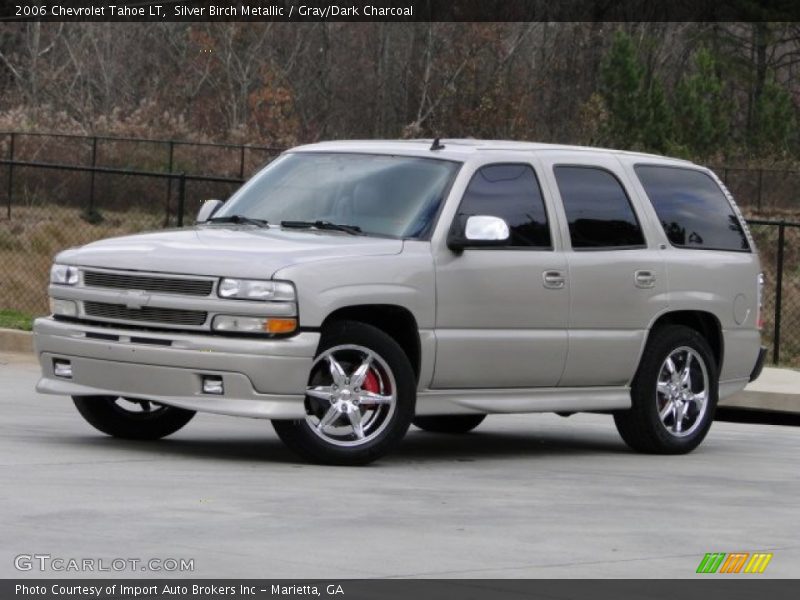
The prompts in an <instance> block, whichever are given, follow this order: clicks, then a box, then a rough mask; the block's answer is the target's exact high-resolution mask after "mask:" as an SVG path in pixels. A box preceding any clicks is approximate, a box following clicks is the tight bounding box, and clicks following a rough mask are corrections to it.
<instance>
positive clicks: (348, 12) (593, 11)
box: [0, 0, 800, 22]
mask: <svg viewBox="0 0 800 600" xmlns="http://www.w3.org/2000/svg"><path fill="white" fill-rule="evenodd" d="M0 20H3V21H74V22H81V21H145V22H147V21H151V22H163V21H186V22H192V21H238V22H267V21H274V22H314V21H316V22H320V21H385V22H403V21H409V22H413V21H422V22H427V21H443V22H445V21H456V22H467V21H472V22H476V21H484V22H491V21H494V22H514V21H553V22H557V21H672V22H676V21H685V22H689V21H702V22H715V21H716V22H737V21H739V22H755V21H783V22H787V21H800V1H798V0H728V1H726V2H721V1H720V0H339V1H334V2H330V1H327V2H322V1H319V0H156V1H146V0H134V1H131V0H118V1H115V0H109V1H106V0H98V1H78V0H39V1H37V0H3V1H2V2H0Z"/></svg>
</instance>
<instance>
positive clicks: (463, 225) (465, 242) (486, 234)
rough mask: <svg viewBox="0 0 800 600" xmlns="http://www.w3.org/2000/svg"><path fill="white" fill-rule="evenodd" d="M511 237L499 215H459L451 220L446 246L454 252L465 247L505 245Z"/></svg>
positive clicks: (506, 225)
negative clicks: (451, 225) (451, 224)
mask: <svg viewBox="0 0 800 600" xmlns="http://www.w3.org/2000/svg"><path fill="white" fill-rule="evenodd" d="M510 237H511V231H510V230H509V228H508V223H506V222H505V221H504V220H503V219H501V218H500V217H490V216H485V215H473V216H471V217H466V218H465V216H464V215H460V216H458V217H456V220H455V221H454V222H453V227H452V229H451V230H450V235H449V236H448V238H447V246H448V248H450V249H451V250H452V251H454V252H461V251H462V250H464V249H465V248H485V247H489V246H505V245H507V244H508V240H509V238H510Z"/></svg>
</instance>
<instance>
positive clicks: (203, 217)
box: [195, 200, 225, 223]
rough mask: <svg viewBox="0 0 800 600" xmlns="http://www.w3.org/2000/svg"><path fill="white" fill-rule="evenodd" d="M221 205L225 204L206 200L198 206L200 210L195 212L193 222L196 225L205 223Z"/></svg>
mask: <svg viewBox="0 0 800 600" xmlns="http://www.w3.org/2000/svg"><path fill="white" fill-rule="evenodd" d="M223 204H225V203H224V202H223V201H222V200H206V201H205V202H203V204H201V205H200V210H198V211H197V218H196V219H195V221H196V222H197V223H205V222H206V221H208V220H209V219H210V218H211V217H213V216H214V213H215V212H217V211H218V210H219V209H220V208H221V207H222V205H223Z"/></svg>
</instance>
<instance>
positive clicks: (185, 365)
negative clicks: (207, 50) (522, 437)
mask: <svg viewBox="0 0 800 600" xmlns="http://www.w3.org/2000/svg"><path fill="white" fill-rule="evenodd" d="M197 221H198V224H197V225H196V226H195V227H192V228H187V229H180V230H172V231H160V232H154V233H146V234H141V235H134V236H129V237H121V238H115V239H109V240H104V241H100V242H96V243H93V244H89V245H87V246H84V247H81V248H75V249H70V250H67V251H65V252H62V253H61V254H59V255H58V256H57V257H56V263H55V265H54V266H53V268H52V273H51V284H50V288H49V292H50V296H51V299H52V313H53V314H52V316H50V317H47V318H42V319H38V320H37V321H36V324H35V328H34V329H35V334H36V336H35V340H36V349H37V353H38V357H39V360H40V362H41V367H42V371H43V376H42V379H41V380H40V381H39V384H38V386H37V389H38V390H39V391H40V392H43V393H49V394H60V395H70V396H72V397H73V400H74V402H75V405H76V406H77V408H78V411H79V412H80V413H81V415H83V417H84V418H85V419H86V420H87V421H88V422H89V423H91V424H92V425H93V426H94V427H96V428H97V429H99V430H100V431H102V432H104V433H106V434H109V435H113V436H118V437H123V438H135V439H154V438H160V437H163V436H166V435H169V434H171V433H173V432H175V431H177V430H178V429H180V428H181V427H183V426H184V425H185V424H186V423H187V422H188V421H189V420H190V419H191V418H192V416H193V415H194V412H195V411H206V412H211V413H219V414H227V415H237V416H243V417H256V418H262V419H270V420H272V424H273V426H274V428H275V431H276V432H277V433H278V435H279V436H280V438H281V439H282V440H283V441H284V442H285V443H286V444H287V445H288V446H289V447H290V448H292V449H293V450H295V451H296V452H297V453H299V454H300V455H302V456H303V457H305V458H307V459H310V460H312V461H317V462H324V463H336V464H363V463H367V462H369V461H372V460H374V459H376V458H378V457H379V456H381V455H383V454H385V453H386V452H387V451H389V450H390V449H391V448H393V447H394V446H395V445H396V444H397V443H398V442H399V441H400V440H401V439H402V438H403V436H404V435H405V433H406V431H407V430H408V427H409V425H410V424H411V423H414V424H415V425H416V426H417V427H420V428H421V429H424V430H426V431H435V432H446V433H464V432H467V431H470V430H471V429H473V428H475V427H476V426H477V425H478V424H479V423H481V421H482V420H483V419H484V418H485V416H486V415H487V414H489V413H525V412H543V411H553V412H558V413H562V414H566V413H573V412H576V411H591V412H602V413H608V414H611V415H613V417H614V421H615V423H616V426H617V428H618V430H619V432H620V434H621V435H622V438H623V439H624V440H625V442H627V443H628V445H629V446H631V447H632V448H634V449H636V450H639V451H643V452H651V453H665V454H666V453H669V454H677V453H685V452H689V451H691V450H692V449H694V448H695V447H696V446H697V445H698V444H699V443H700V442H701V441H702V440H703V438H704V437H705V435H706V434H707V433H708V430H709V427H710V426H711V422H712V420H713V417H714V410H715V407H716V404H717V401H718V399H719V398H720V397H724V396H727V395H729V394H732V393H734V392H736V391H738V390H741V389H742V388H743V387H744V386H745V385H746V384H747V382H748V381H751V380H752V379H754V378H755V377H757V376H758V373H759V371H760V369H761V365H762V363H763V360H764V350H763V349H762V348H761V346H760V342H759V328H760V325H759V318H760V317H759V311H760V294H761V283H760V282H761V276H760V272H759V271H760V268H759V260H758V256H757V254H756V252H755V248H754V245H753V240H752V238H751V237H750V235H749V233H748V230H747V227H746V225H745V223H744V221H743V220H742V217H741V214H740V213H739V211H738V209H737V207H736V205H735V204H734V202H733V199H732V198H731V197H730V194H729V193H728V192H727V190H726V189H725V187H724V186H723V185H722V183H721V182H720V181H719V179H718V178H717V177H716V176H715V175H714V174H713V173H712V172H711V171H709V170H708V169H706V168H703V167H700V166H697V165H695V164H692V163H690V162H686V161H682V160H676V159H671V158H664V157H660V156H652V155H646V154H636V153H631V152H619V151H613V150H602V149H595V148H581V147H567V146H553V145H546V144H532V143H520V142H485V141H476V140H433V142H431V141H430V140H428V141H420V140H417V141H366V142H330V143H320V144H313V145H309V146H303V147H299V148H295V149H293V150H291V151H289V152H286V153H284V154H283V155H282V156H281V157H280V158H279V159H277V160H275V161H274V162H272V163H270V164H269V165H268V166H267V167H266V168H265V169H263V170H262V171H261V172H260V173H258V174H257V175H256V176H255V177H253V178H252V179H251V180H250V181H249V182H248V183H247V184H245V185H244V186H243V187H242V188H241V189H240V190H239V191H238V192H236V194H234V195H233V197H231V198H230V200H228V201H227V202H225V203H224V204H223V203H222V202H219V201H215V200H213V201H208V202H206V203H205V204H204V205H203V206H202V207H201V209H200V212H199V214H198V218H197Z"/></svg>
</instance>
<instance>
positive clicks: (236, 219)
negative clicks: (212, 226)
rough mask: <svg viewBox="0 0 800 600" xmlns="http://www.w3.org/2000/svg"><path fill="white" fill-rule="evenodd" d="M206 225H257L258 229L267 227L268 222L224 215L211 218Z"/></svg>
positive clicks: (241, 216)
mask: <svg viewBox="0 0 800 600" xmlns="http://www.w3.org/2000/svg"><path fill="white" fill-rule="evenodd" d="M207 222H208V223H235V224H237V225H257V226H258V227H269V221H265V220H264V219H251V218H250V217H245V216H244V215H226V216H224V217H211V218H210V219H209V220H208V221H207Z"/></svg>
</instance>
